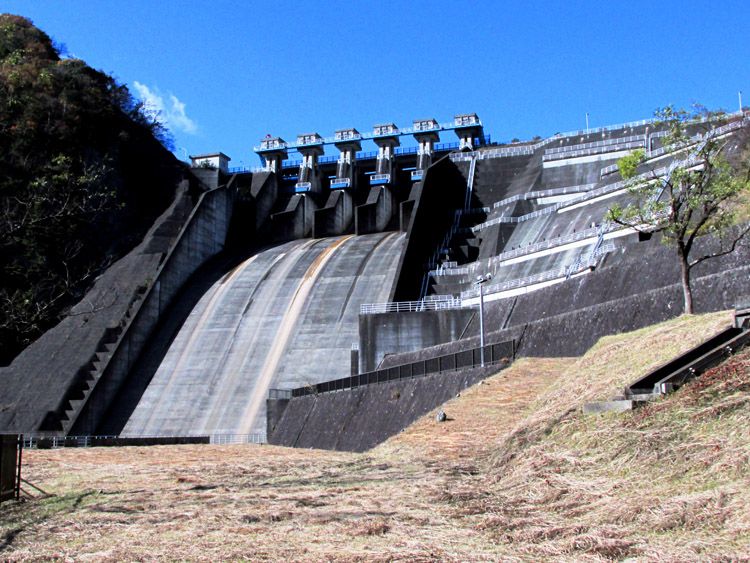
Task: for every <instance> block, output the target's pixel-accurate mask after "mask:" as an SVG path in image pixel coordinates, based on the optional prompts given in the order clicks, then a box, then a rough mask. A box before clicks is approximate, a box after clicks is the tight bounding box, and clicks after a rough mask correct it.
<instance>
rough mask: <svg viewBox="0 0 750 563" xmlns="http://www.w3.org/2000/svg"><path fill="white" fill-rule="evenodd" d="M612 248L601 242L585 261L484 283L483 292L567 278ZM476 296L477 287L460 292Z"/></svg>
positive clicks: (468, 297)
mask: <svg viewBox="0 0 750 563" xmlns="http://www.w3.org/2000/svg"><path fill="white" fill-rule="evenodd" d="M614 248H615V247H614V244H612V243H609V244H603V245H601V246H600V247H599V248H597V249H595V250H594V251H593V252H592V253H591V254H589V256H587V258H586V259H585V261H581V260H580V257H579V258H578V259H576V260H575V261H574V262H573V263H572V264H569V265H567V266H562V267H560V268H555V269H552V270H547V271H545V272H540V273H538V274H534V275H532V276H526V277H523V278H516V279H512V280H506V281H503V282H499V283H495V284H492V285H486V286H485V287H484V294H485V295H491V294H493V293H500V292H501V291H507V290H509V289H516V288H519V287H524V286H528V285H534V284H536V283H541V282H544V281H549V280H553V279H557V278H568V277H570V276H572V275H575V274H577V273H580V272H582V271H584V270H588V269H589V268H591V267H592V266H594V265H596V259H597V258H598V257H599V256H601V255H602V254H606V253H607V252H612V250H614ZM477 296H479V290H478V289H474V288H472V289H467V290H466V291H462V292H461V299H462V300H466V299H471V298H472V297H477Z"/></svg>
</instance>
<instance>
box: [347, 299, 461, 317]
mask: <svg viewBox="0 0 750 563" xmlns="http://www.w3.org/2000/svg"><path fill="white" fill-rule="evenodd" d="M461 307H463V305H462V304H461V299H459V298H457V297H453V296H452V295H444V296H443V295H433V296H431V297H430V298H428V299H421V300H419V301H395V302H391V303H363V304H362V305H360V307H359V314H360V315H375V314H378V313H408V312H421V311H440V310H443V309H460V308H461Z"/></svg>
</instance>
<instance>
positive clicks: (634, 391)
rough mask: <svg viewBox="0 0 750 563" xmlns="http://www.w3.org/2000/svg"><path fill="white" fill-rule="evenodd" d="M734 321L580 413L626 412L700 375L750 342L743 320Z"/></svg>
mask: <svg viewBox="0 0 750 563" xmlns="http://www.w3.org/2000/svg"><path fill="white" fill-rule="evenodd" d="M736 318H739V316H738V317H736ZM735 324H736V326H732V327H730V328H727V329H726V330H724V331H722V332H720V333H719V334H716V335H714V336H712V337H711V338H709V339H708V340H706V341H704V342H702V343H701V344H699V345H698V346H696V347H694V348H692V349H690V350H688V351H687V352H685V353H684V354H681V355H680V356H678V357H676V358H674V359H673V360H670V361H669V362H667V363H666V364H664V365H661V366H659V367H658V368H656V369H655V370H653V371H651V372H650V373H648V374H647V375H645V376H643V377H642V378H640V379H638V380H637V381H634V382H633V383H631V384H630V385H629V386H628V387H626V388H625V389H624V391H623V393H622V394H621V395H617V396H615V397H612V399H611V400H610V401H599V402H593V403H587V404H586V405H584V406H583V412H584V413H586V414H597V413H604V412H623V411H629V410H633V409H635V408H637V407H639V406H641V405H643V404H645V403H647V402H649V401H653V400H655V399H657V398H659V397H661V396H663V395H666V394H667V393H671V392H673V391H676V390H677V389H679V388H680V387H681V386H682V385H684V384H685V383H687V382H688V381H689V380H691V379H693V378H695V377H698V376H700V375H701V374H702V373H704V372H705V371H706V370H708V369H710V368H712V367H714V366H715V365H717V364H719V363H720V362H722V361H723V360H725V359H726V358H727V357H729V356H730V355H732V354H734V353H735V352H737V351H738V350H739V349H741V348H743V347H744V346H746V345H747V344H748V342H750V330H748V327H747V321H744V320H743V322H742V324H740V323H739V322H736V323H735Z"/></svg>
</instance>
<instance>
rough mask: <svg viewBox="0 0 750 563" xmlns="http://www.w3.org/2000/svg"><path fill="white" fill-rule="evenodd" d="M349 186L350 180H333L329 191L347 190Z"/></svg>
mask: <svg viewBox="0 0 750 563" xmlns="http://www.w3.org/2000/svg"><path fill="white" fill-rule="evenodd" d="M351 184H352V181H351V178H334V179H333V180H331V189H339V188H348V187H350V186H351Z"/></svg>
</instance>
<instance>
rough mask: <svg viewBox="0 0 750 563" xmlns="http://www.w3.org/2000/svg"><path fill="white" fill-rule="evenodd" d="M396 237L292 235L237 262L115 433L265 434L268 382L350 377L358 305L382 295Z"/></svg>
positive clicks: (392, 270)
mask: <svg viewBox="0 0 750 563" xmlns="http://www.w3.org/2000/svg"><path fill="white" fill-rule="evenodd" d="M403 243H404V235H403V234H400V233H377V234H371V235H364V236H352V235H349V236H341V237H334V238H327V239H317V240H296V241H292V242H288V243H285V244H282V245H279V246H276V247H273V248H270V249H267V250H264V251H262V252H259V253H258V254H255V255H254V256H252V257H250V258H248V259H247V260H245V261H244V262H242V263H241V264H239V265H238V266H236V267H235V268H234V269H233V270H231V271H230V272H228V273H226V274H225V275H224V276H223V277H222V278H221V279H219V280H218V281H217V282H215V283H214V284H213V285H212V286H211V287H210V289H209V290H208V291H207V292H206V293H205V294H204V295H203V297H202V298H201V299H200V300H199V302H198V303H197V305H196V306H195V308H194V309H193V310H192V312H191V313H190V315H189V316H188V318H187V320H186V321H185V323H184V324H183V326H182V328H181V329H180V330H179V332H178V334H177V335H176V337H175V339H174V341H173V342H172V344H171V346H170V347H169V350H168V351H167V353H166V355H165V357H164V359H163V361H162V363H161V365H160V366H159V368H158V369H157V371H156V373H155V374H154V376H153V379H152V380H151V383H150V384H149V386H148V388H147V389H146V391H145V393H144V394H143V396H142V397H141V400H140V401H139V402H138V405H137V406H136V407H135V409H134V411H133V412H132V414H131V415H130V417H129V419H128V421H127V423H126V425H125V427H124V429H123V431H122V435H123V436H146V435H175V436H179V435H185V436H187V435H198V434H254V433H263V432H264V431H265V424H266V422H265V399H266V396H267V392H268V389H269V388H274V387H286V388H289V387H299V386H303V385H308V384H311V383H315V382H318V381H323V380H326V379H331V378H335V377H341V376H345V375H348V374H349V373H350V361H351V346H352V343H354V342H356V341H357V338H358V336H357V327H358V324H357V323H358V314H359V307H360V305H361V304H362V303H363V302H372V301H386V300H387V299H388V294H389V292H390V289H391V286H392V284H393V281H394V277H395V275H396V269H397V265H398V260H399V257H400V255H401V252H400V250H401V247H402V246H403Z"/></svg>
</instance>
